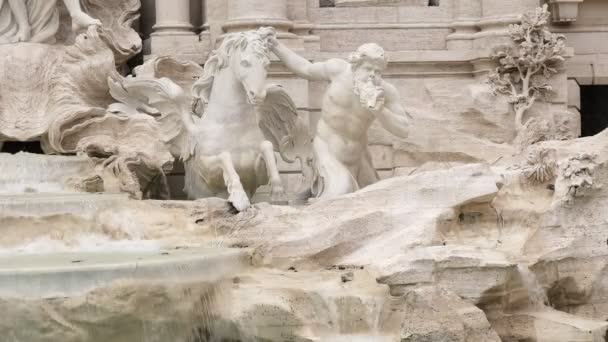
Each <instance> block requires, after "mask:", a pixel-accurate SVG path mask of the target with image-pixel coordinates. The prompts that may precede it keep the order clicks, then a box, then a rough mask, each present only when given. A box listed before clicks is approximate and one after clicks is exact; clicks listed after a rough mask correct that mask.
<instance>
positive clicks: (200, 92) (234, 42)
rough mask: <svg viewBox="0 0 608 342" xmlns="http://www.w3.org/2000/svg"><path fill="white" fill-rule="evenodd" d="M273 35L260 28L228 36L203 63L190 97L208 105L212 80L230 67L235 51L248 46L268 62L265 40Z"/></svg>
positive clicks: (266, 29) (269, 31)
mask: <svg viewBox="0 0 608 342" xmlns="http://www.w3.org/2000/svg"><path fill="white" fill-rule="evenodd" d="M269 35H274V30H273V29H271V28H260V29H259V30H257V31H246V32H237V33H231V34H228V35H227V36H226V37H225V38H224V40H223V41H222V43H221V44H220V47H219V48H217V49H216V50H213V51H212V52H211V54H210V55H209V59H207V62H206V63H205V66H204V68H203V74H202V76H201V77H200V78H199V79H198V80H197V81H196V82H195V83H194V85H193V86H192V96H193V97H194V98H195V99H198V100H201V101H202V102H203V104H205V105H206V104H207V103H209V97H210V96H211V89H212V88H213V80H214V78H215V75H216V74H217V72H218V71H220V70H222V69H223V68H225V67H228V66H229V65H230V57H232V54H233V53H234V52H236V51H238V52H242V51H244V50H245V49H246V48H247V47H248V46H249V45H250V44H251V47H252V50H253V52H254V54H255V55H256V56H258V57H261V58H266V59H267V61H269V60H270V58H269V56H268V55H269V53H270V50H269V48H268V43H267V38H268V36H269Z"/></svg>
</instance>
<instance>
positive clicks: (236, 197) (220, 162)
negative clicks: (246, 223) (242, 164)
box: [203, 152, 251, 211]
mask: <svg viewBox="0 0 608 342" xmlns="http://www.w3.org/2000/svg"><path fill="white" fill-rule="evenodd" d="M203 159H204V162H206V163H209V164H210V165H213V164H216V165H217V166H219V167H220V168H221V169H222V175H223V177H224V184H225V185H226V190H227V191H228V201H229V202H230V203H232V205H233V206H234V207H235V208H236V210H238V211H243V210H246V209H247V208H249V207H250V206H251V203H250V202H249V197H247V193H246V192H245V189H243V184H241V179H240V178H239V175H238V173H236V170H235V169H234V163H233V162H232V156H231V155H230V153H228V152H222V153H220V154H219V155H217V156H213V157H204V158H203Z"/></svg>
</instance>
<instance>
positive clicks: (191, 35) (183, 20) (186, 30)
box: [150, 0, 209, 64]
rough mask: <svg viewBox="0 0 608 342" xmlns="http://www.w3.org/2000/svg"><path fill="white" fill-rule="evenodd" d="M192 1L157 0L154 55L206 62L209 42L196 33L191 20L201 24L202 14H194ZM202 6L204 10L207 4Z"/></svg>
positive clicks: (152, 43)
mask: <svg viewBox="0 0 608 342" xmlns="http://www.w3.org/2000/svg"><path fill="white" fill-rule="evenodd" d="M191 1H192V0H156V3H155V4H156V24H155V25H154V26H153V30H154V32H153V33H152V35H151V36H150V53H151V55H152V56H164V55H170V56H172V57H175V58H178V59H181V60H191V61H194V62H196V63H199V64H203V63H204V62H205V60H206V59H207V55H208V54H209V51H208V50H209V42H208V41H206V42H205V43H201V41H200V38H199V35H198V34H196V33H195V32H194V30H195V28H194V26H193V25H192V20H195V22H199V23H200V22H203V21H202V18H199V16H200V15H202V12H201V11H198V10H197V11H196V12H197V13H191V8H192V7H191ZM195 1H204V0H195ZM201 6H202V7H204V3H202V4H201ZM194 7H195V8H196V6H194ZM199 19H200V20H199Z"/></svg>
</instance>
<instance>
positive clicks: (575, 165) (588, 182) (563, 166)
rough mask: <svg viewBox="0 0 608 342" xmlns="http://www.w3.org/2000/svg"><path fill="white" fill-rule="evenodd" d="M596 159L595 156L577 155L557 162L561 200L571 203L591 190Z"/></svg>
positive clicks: (587, 154) (589, 154) (588, 154)
mask: <svg viewBox="0 0 608 342" xmlns="http://www.w3.org/2000/svg"><path fill="white" fill-rule="evenodd" d="M596 158H597V155H595V154H591V153H578V154H576V155H575V156H572V157H569V158H567V159H564V160H562V161H560V162H559V172H560V174H559V183H560V184H559V187H560V188H561V191H560V192H561V195H562V199H563V200H565V201H571V200H573V199H574V198H576V197H581V196H583V195H584V193H585V191H587V190H590V189H593V186H594V183H593V174H594V171H595V168H596V167H597V163H596Z"/></svg>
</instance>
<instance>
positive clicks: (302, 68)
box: [272, 41, 350, 81]
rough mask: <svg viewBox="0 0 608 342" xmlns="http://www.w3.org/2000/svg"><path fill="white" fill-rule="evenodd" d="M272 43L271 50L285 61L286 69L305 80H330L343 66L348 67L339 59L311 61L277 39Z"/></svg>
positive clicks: (343, 68)
mask: <svg viewBox="0 0 608 342" xmlns="http://www.w3.org/2000/svg"><path fill="white" fill-rule="evenodd" d="M273 45H274V46H273V47H272V52H274V54H275V55H277V57H279V59H280V60H281V61H282V62H283V63H285V66H286V67H287V69H289V70H291V71H292V72H293V73H294V74H296V75H298V76H300V77H302V78H305V79H307V80H311V81H330V80H331V79H332V78H333V77H335V76H336V75H338V74H340V73H341V72H343V71H344V70H345V68H348V67H350V64H348V62H346V61H344V60H341V59H330V60H328V61H325V62H317V63H311V62H309V61H308V60H306V59H305V58H303V57H302V56H300V55H298V54H297V53H295V52H293V51H291V50H290V49H289V48H287V47H286V46H285V45H283V44H282V43H280V42H278V41H275V42H274V44H273Z"/></svg>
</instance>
